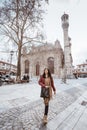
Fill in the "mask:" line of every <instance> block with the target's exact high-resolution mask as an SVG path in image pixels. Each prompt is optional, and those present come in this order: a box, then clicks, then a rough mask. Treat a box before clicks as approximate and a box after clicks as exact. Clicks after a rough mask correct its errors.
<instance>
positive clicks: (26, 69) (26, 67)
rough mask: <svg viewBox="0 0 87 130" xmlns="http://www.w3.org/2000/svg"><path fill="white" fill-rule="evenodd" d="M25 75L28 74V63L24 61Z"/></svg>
mask: <svg viewBox="0 0 87 130" xmlns="http://www.w3.org/2000/svg"><path fill="white" fill-rule="evenodd" d="M25 74H29V61H28V60H25Z"/></svg>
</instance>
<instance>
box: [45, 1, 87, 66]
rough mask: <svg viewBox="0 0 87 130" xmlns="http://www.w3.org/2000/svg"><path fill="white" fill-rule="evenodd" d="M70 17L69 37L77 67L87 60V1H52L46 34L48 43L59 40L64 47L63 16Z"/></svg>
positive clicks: (46, 23)
mask: <svg viewBox="0 0 87 130" xmlns="http://www.w3.org/2000/svg"><path fill="white" fill-rule="evenodd" d="M64 12H65V13H67V14H68V15H69V32H68V34H69V36H70V37H71V43H72V48H71V50H72V56H73V64H74V65H77V64H80V63H83V62H85V60H86V59H87V14H86V12H87V0H50V1H49V5H48V7H47V14H46V16H45V20H44V22H45V27H44V28H45V29H44V30H45V33H46V36H47V41H50V42H53V43H54V41H55V40H56V39H58V40H59V41H60V43H61V45H62V47H63V45H64V39H63V29H62V27H61V16H62V15H63V14H64Z"/></svg>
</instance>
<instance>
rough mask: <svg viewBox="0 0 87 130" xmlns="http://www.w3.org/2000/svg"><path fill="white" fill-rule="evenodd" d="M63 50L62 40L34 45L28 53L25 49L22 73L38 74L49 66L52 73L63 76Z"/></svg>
mask: <svg viewBox="0 0 87 130" xmlns="http://www.w3.org/2000/svg"><path fill="white" fill-rule="evenodd" d="M62 56H63V50H62V47H61V45H60V42H59V41H58V40H56V42H55V44H51V43H47V44H44V45H40V46H37V47H34V46H33V47H32V49H31V51H30V52H29V53H28V54H25V51H24V53H23V55H22V61H21V62H22V71H21V72H22V75H23V74H26V73H27V74H29V75H30V76H38V75H41V74H42V73H43V70H44V68H46V67H48V68H49V69H50V71H51V73H52V74H54V75H57V76H58V77H59V78H60V76H61V68H62Z"/></svg>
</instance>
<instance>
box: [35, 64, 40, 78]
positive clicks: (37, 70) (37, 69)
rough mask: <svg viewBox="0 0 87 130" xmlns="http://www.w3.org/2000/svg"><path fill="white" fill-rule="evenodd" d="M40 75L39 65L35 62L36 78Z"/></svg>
mask: <svg viewBox="0 0 87 130" xmlns="http://www.w3.org/2000/svg"><path fill="white" fill-rule="evenodd" d="M39 74H40V65H39V62H37V64H36V76H38V75H39Z"/></svg>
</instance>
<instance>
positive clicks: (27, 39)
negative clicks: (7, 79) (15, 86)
mask: <svg viewBox="0 0 87 130" xmlns="http://www.w3.org/2000/svg"><path fill="white" fill-rule="evenodd" d="M46 3H48V0H5V2H4V3H3V4H2V6H1V7H0V29H1V30H0V33H1V34H2V35H4V36H5V37H9V39H10V41H11V42H13V43H15V44H16V45H17V47H18V60H17V61H18V62H17V78H19V79H20V77H21V50H22V46H23V45H25V44H26V43H31V41H32V40H34V38H36V37H37V36H36V33H35V28H38V26H39V25H38V24H40V23H41V21H42V20H43V13H44V5H45V4H46ZM32 30H34V31H32Z"/></svg>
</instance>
